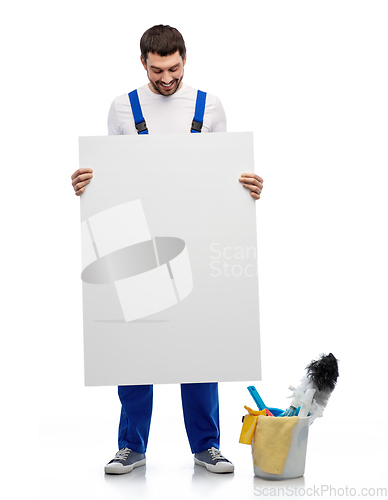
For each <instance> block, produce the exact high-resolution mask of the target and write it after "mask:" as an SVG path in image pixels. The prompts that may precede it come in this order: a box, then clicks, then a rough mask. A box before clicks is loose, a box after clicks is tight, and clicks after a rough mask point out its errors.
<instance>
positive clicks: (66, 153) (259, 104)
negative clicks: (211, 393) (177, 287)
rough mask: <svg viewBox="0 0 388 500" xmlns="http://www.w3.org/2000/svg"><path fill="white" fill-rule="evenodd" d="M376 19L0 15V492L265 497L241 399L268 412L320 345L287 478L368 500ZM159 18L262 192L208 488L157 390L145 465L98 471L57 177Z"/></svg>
mask: <svg viewBox="0 0 388 500" xmlns="http://www.w3.org/2000/svg"><path fill="white" fill-rule="evenodd" d="M387 14H388V6H387V3H386V2H385V1H373V0H372V1H368V2H367V1H357V0H352V1H344V0H336V1H331V0H326V1H325V2H317V1H313V0H309V1H292V0H287V1H267V2H263V1H257V0H255V1H245V2H244V1H243V2H228V1H222V2H221V1H212V2H209V1H206V2H205V1H197V2H195V3H193V2H180V3H168V4H166V3H163V2H160V1H158V2H155V1H148V2H146V3H140V2H129V1H114V0H113V1H110V2H108V1H93V2H92V1H83V0H79V1H77V2H74V1H72V0H69V1H68V2H63V3H59V2H48V1H39V0H37V1H35V2H25V1H24V2H23V1H21V2H14V3H10V2H9V3H8V5H7V6H5V7H3V8H2V13H1V20H0V23H1V25H0V37H1V47H2V52H3V54H2V70H3V71H2V79H1V86H2V91H1V110H2V113H1V116H2V119H1V138H2V147H1V165H2V188H3V189H2V197H1V210H2V236H3V237H2V247H1V248H2V284H3V313H2V320H3V321H2V323H3V325H2V331H3V335H2V339H3V340H2V343H3V345H2V350H1V375H2V382H3V386H2V391H3V394H2V396H3V397H2V400H3V403H4V404H3V405H2V406H3V411H2V422H1V433H2V436H1V438H2V446H1V450H2V452H1V455H2V464H1V465H2V471H3V473H5V477H6V480H5V481H3V484H2V486H3V487H8V486H9V485H10V486H11V487H12V490H11V491H10V492H8V493H7V498H22V497H23V498H24V497H25V496H28V497H31V496H32V495H33V492H34V491H35V486H36V482H37V479H38V478H39V477H40V478H41V479H40V481H41V490H40V494H39V498H40V499H46V498H61V499H62V498H66V499H67V498H69V497H71V496H73V497H77V498H78V496H81V495H83V496H86V497H88V498H98V499H100V498H101V499H105V498H109V499H111V498H158V497H159V496H161V495H163V494H165V493H166V492H167V491H169V496H170V497H171V498H199V496H205V497H207V496H209V497H210V496H211V497H212V498H256V497H257V496H258V494H259V493H260V494H261V495H262V496H263V495H264V493H265V491H264V490H261V489H260V488H264V487H273V485H272V483H267V482H266V483H264V484H263V482H260V480H257V478H256V479H254V477H253V471H252V464H251V457H250V450H249V447H247V446H245V445H241V444H239V443H238V437H239V432H240V429H241V416H242V414H243V413H244V409H243V405H244V404H248V405H251V406H252V405H253V401H252V400H251V399H250V396H249V394H248V391H247V390H246V386H247V385H249V384H254V385H256V387H257V388H258V390H259V392H260V393H261V395H262V397H263V399H264V401H266V402H267V404H268V405H270V406H280V407H285V406H287V403H288V402H289V400H287V399H286V396H287V395H288V393H289V391H288V389H287V388H288V385H289V384H295V383H297V382H298V380H299V378H300V377H301V376H302V375H303V369H304V367H305V365H306V364H307V363H308V362H309V361H310V360H311V359H312V358H315V357H316V356H317V355H318V354H319V353H321V352H330V351H331V352H333V353H334V354H335V355H336V356H337V357H338V358H339V359H340V378H339V381H338V386H337V388H336V390H335V392H334V394H333V396H332V399H331V400H330V402H329V405H328V408H327V410H326V412H325V415H324V417H323V418H322V419H320V420H318V421H316V422H315V423H314V425H313V427H312V428H311V429H310V441H309V446H308V456H307V464H306V473H305V478H304V479H301V480H296V481H294V483H292V484H293V485H294V487H295V488H296V487H300V488H307V487H311V486H313V485H314V486H316V487H321V485H331V486H332V487H334V486H337V487H342V488H345V487H346V486H348V487H349V488H350V487H353V488H361V487H372V488H377V487H383V486H387V484H386V480H384V476H385V477H386V458H385V456H386V455H385V453H384V452H385V450H386V447H387V431H386V412H387V397H386V387H385V385H386V384H385V383H386V371H385V367H384V365H385V358H386V356H385V349H384V348H385V343H384V337H385V335H386V333H387V317H386V309H387V259H386V255H387V251H388V248H387V238H386V233H387V223H386V215H387V201H386V191H387V185H388V184H387V181H388V173H387V111H388V109H387V108H388V102H387V101H388V98H387V91H386V89H387V88H388V75H387V64H386V62H387V61H386V57H387V50H386V49H387V43H388V35H387V29H386V26H387V21H388V19H387ZM159 23H164V24H170V25H172V26H176V27H177V28H178V29H179V30H180V31H181V32H182V33H183V35H184V37H185V40H186V45H187V50H188V59H187V65H186V73H185V81H186V82H187V83H188V84H190V85H192V86H194V87H197V88H198V87H199V88H201V89H203V90H206V91H208V92H209V93H214V94H216V95H218V96H219V97H220V99H221V101H222V102H223V104H224V107H225V111H226V114H227V117H228V129H229V131H233V132H236V131H251V130H253V132H254V137H255V163H256V170H257V173H259V174H260V175H261V176H262V177H263V178H264V185H265V188H264V191H263V195H262V199H261V200H260V201H259V202H257V215H258V231H259V237H258V245H259V274H260V276H259V282H260V312H261V338H262V352H263V358H262V363H263V364H262V366H263V380H262V381H260V382H259V381H247V383H246V384H244V383H236V384H233V383H225V384H221V385H220V402H221V432H222V438H221V450H222V451H223V453H224V454H225V455H226V456H227V457H228V458H230V459H231V460H232V461H233V462H234V463H235V465H236V472H235V474H234V475H228V476H221V477H220V476H217V477H215V476H214V475H211V474H208V473H207V471H205V470H204V469H200V470H197V469H199V468H198V467H197V466H196V467H195V468H194V467H193V462H192V457H191V455H190V449H189V446H188V444H187V440H186V438H185V433H184V428H183V419H182V415H181V409H180V398H179V387H178V386H157V387H156V388H155V402H154V419H153V422H152V427H151V435H150V445H149V449H148V456H147V459H148V465H147V469H145V468H144V467H143V468H140V469H138V470H136V471H134V472H133V473H131V474H129V475H126V476H123V477H121V478H110V477H109V478H107V477H104V475H103V466H104V464H105V462H107V461H108V460H109V459H110V458H112V456H113V454H114V453H115V452H116V430H117V423H118V412H119V405H118V398H117V396H116V392H115V389H114V388H84V387H83V346H82V301H81V280H80V268H81V263H80V231H79V219H80V217H79V200H78V199H77V198H76V197H75V196H74V193H73V192H72V188H71V184H70V175H71V173H72V172H73V171H74V170H76V168H77V164H78V137H79V136H83V135H105V134H106V130H107V129H106V117H107V113H108V109H109V106H110V103H111V101H112V100H113V98H114V97H115V96H116V95H120V94H122V93H124V92H128V91H131V90H133V89H134V88H136V87H138V86H140V85H142V84H144V83H145V82H146V75H145V73H144V70H143V68H142V66H141V64H140V61H139V45H138V44H139V39H140V36H141V35H142V33H143V32H144V31H145V30H146V29H147V28H149V27H150V26H152V25H154V24H159ZM171 161H180V159H179V158H177V159H171ZM214 189H217V186H214ZM247 196H248V194H247ZM241 349H249V346H244V345H242V346H241ZM207 362H214V363H216V362H217V360H207ZM37 424H39V436H38V434H37ZM173 431H174V432H175V433H174V432H173ZM38 438H39V451H38ZM145 470H146V472H145ZM298 481H299V482H298ZM275 486H276V487H280V485H275ZM255 488H256V489H255ZM360 492H361V489H359V490H357V493H360ZM275 493H279V491H278V490H276V492H275ZM340 493H341V492H340ZM342 493H343V492H342ZM332 496H334V492H333V490H332ZM337 496H338V495H337ZM342 496H343V495H342Z"/></svg>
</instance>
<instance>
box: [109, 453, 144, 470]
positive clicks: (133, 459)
mask: <svg viewBox="0 0 388 500" xmlns="http://www.w3.org/2000/svg"><path fill="white" fill-rule="evenodd" d="M145 463H146V456H145V454H144V453H137V452H136V451H133V450H130V449H129V448H122V449H121V450H119V451H118V452H117V453H116V456H115V458H113V459H112V460H111V461H110V462H108V463H107V464H106V466H105V474H126V473H127V472H131V470H132V469H134V468H135V467H140V466H142V465H145Z"/></svg>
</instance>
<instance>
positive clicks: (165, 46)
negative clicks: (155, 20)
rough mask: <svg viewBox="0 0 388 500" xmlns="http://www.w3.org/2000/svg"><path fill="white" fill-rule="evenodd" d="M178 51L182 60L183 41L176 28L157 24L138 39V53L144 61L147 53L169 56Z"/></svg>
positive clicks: (184, 49) (183, 51) (184, 53)
mask: <svg viewBox="0 0 388 500" xmlns="http://www.w3.org/2000/svg"><path fill="white" fill-rule="evenodd" d="M177 51H179V54H180V55H181V57H182V59H184V57H185V55H186V46H185V41H184V40H183V37H182V35H181V34H180V33H179V31H178V30H177V29H176V28H172V27H171V26H164V25H163V24H159V25H158V26H153V27H152V28H150V29H148V30H147V31H146V32H145V33H144V34H143V36H142V37H141V39H140V52H141V56H142V58H143V60H144V61H147V56H148V53H149V52H151V53H153V54H158V55H159V56H162V57H165V56H171V55H172V54H175V52H177Z"/></svg>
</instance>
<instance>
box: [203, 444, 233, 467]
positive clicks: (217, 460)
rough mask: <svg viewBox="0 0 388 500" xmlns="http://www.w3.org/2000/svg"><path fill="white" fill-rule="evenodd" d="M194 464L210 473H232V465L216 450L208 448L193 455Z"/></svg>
mask: <svg viewBox="0 0 388 500" xmlns="http://www.w3.org/2000/svg"><path fill="white" fill-rule="evenodd" d="M194 462H195V463H196V464H197V465H202V467H206V469H207V470H208V471H210V472H217V473H225V472H234V465H233V464H232V462H229V460H227V459H226V458H225V457H223V456H222V455H221V452H220V450H218V449H217V448H214V446H213V447H212V448H209V449H208V450H205V451H201V452H200V453H195V455H194Z"/></svg>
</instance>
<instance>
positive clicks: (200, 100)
mask: <svg viewBox="0 0 388 500" xmlns="http://www.w3.org/2000/svg"><path fill="white" fill-rule="evenodd" d="M205 104H206V92H202V90H198V92H197V101H196V103H195V112H194V119H193V123H192V124H191V133H192V134H199V133H200V132H201V129H202V124H203V116H204V114H205Z"/></svg>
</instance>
